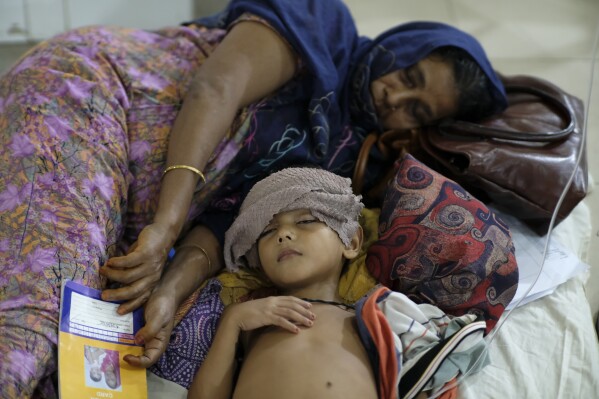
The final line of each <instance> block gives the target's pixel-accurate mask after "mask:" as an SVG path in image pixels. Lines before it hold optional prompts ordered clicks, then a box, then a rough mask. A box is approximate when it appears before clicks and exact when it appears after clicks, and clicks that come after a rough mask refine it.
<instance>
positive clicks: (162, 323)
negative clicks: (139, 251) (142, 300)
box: [124, 226, 224, 368]
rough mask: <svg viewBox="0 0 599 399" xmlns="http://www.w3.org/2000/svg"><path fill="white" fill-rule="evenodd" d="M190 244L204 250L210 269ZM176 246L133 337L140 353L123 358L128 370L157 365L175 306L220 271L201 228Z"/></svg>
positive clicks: (213, 246) (208, 234) (214, 248)
mask: <svg viewBox="0 0 599 399" xmlns="http://www.w3.org/2000/svg"><path fill="white" fill-rule="evenodd" d="M190 244H193V245H196V244H197V245H200V246H201V247H202V248H204V249H205V250H206V252H207V253H208V256H209V257H210V268H209V267H208V259H207V258H206V255H205V254H204V252H203V251H202V250H200V249H198V248H196V247H194V246H193V245H190ZM179 246H180V247H181V248H180V249H177V251H176V256H175V258H174V259H173V261H172V262H171V264H169V266H168V269H167V270H166V271H165V274H164V276H163V278H162V280H161V281H160V284H159V285H158V286H157V287H156V288H155V289H154V292H153V294H152V296H151V297H150V300H149V301H148V303H147V304H146V305H145V309H144V316H145V319H146V324H145V326H144V327H142V328H141V329H140V330H139V331H138V332H137V334H136V335H135V341H136V342H137V344H139V345H142V344H143V345H144V353H143V354H142V355H141V356H133V355H126V356H125V358H124V360H125V361H126V362H127V363H129V364H130V365H132V366H136V367H144V368H147V367H150V366H151V365H153V364H154V363H156V362H157V361H158V359H159V358H160V356H161V355H162V354H163V353H164V351H165V350H166V347H167V345H168V342H169V338H170V336H171V332H172V330H173V323H174V317H175V313H176V312H177V309H178V308H179V306H180V305H181V304H182V303H183V301H184V300H185V299H186V298H187V297H189V295H191V294H192V293H193V292H194V291H195V290H196V288H198V287H199V286H200V285H201V284H202V283H203V282H204V281H205V280H207V279H208V278H210V277H212V276H214V275H216V273H218V272H219V271H220V270H221V269H222V267H223V264H224V261H223V259H222V249H221V247H220V244H219V242H218V240H217V239H216V237H214V235H213V234H212V231H211V230H210V229H208V228H206V227H205V226H196V227H195V228H194V229H192V230H191V231H190V232H189V233H188V234H187V236H186V237H185V238H184V239H183V240H182V242H181V243H180V245H179Z"/></svg>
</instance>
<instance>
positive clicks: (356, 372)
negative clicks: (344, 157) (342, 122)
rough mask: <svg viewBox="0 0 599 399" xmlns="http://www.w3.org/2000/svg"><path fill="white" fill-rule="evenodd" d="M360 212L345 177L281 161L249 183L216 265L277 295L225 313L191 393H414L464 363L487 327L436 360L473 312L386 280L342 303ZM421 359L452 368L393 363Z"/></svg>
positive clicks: (363, 398)
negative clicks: (413, 295)
mask: <svg viewBox="0 0 599 399" xmlns="http://www.w3.org/2000/svg"><path fill="white" fill-rule="evenodd" d="M362 208H363V205H362V203H361V201H360V197H359V196H355V195H354V194H353V193H352V189H351V184H350V179H347V178H342V177H339V176H337V175H335V174H333V173H330V172H326V171H323V170H320V169H315V168H287V169H284V170H282V171H279V172H277V173H274V174H272V175H270V176H269V177H267V178H265V179H263V180H262V181H260V182H258V183H257V184H256V185H255V186H254V187H253V188H252V190H251V191H250V193H249V194H248V196H247V198H246V199H245V201H244V202H243V205H242V207H241V210H240V213H239V215H238V217H237V219H236V220H235V222H234V223H233V225H232V226H231V228H230V229H229V230H228V232H227V234H226V237H225V261H226V264H227V267H228V268H229V269H230V270H236V269H237V268H238V267H240V266H241V267H251V268H259V269H260V270H261V271H262V272H263V273H264V275H265V278H267V279H269V280H270V281H271V282H272V283H273V285H274V286H275V287H277V289H278V294H279V295H278V296H270V297H266V298H261V299H255V300H251V301H247V302H243V303H238V304H233V305H231V306H229V307H228V308H227V309H226V310H225V312H224V314H223V316H222V318H221V320H220V322H219V326H218V329H217V333H216V337H215V339H214V341H213V343H212V346H211V348H210V351H209V353H208V355H207V358H206V360H205V362H204V363H203V365H202V367H200V369H199V371H198V373H197V374H196V376H195V378H194V381H193V383H192V386H191V388H190V390H189V396H188V397H189V398H210V399H217V398H231V397H233V398H250V399H251V398H261V399H264V398H283V397H284V398H304V397H311V398H312V397H313V398H325V397H326V398H343V399H351V398H360V399H368V398H373V399H374V398H395V397H402V398H404V397H419V398H420V397H427V394H426V393H424V391H429V392H430V390H431V388H433V387H434V388H436V389H437V390H439V389H441V388H442V387H443V386H444V385H446V383H447V382H448V381H451V380H453V379H454V378H455V377H456V376H457V375H458V372H460V371H464V370H466V369H468V368H469V367H471V366H472V364H471V363H472V362H471V361H470V360H468V361H466V360H465V359H472V358H474V357H475V355H477V354H478V353H479V352H480V345H479V343H480V341H481V339H479V338H482V332H483V331H484V322H480V323H482V325H478V328H474V329H473V331H474V330H476V332H478V333H480V334H479V335H476V334H465V335H464V336H463V337H462V338H463V339H460V342H467V343H468V344H467V345H466V346H467V348H462V353H461V355H462V356H461V357H459V358H458V359H454V361H452V362H443V361H442V359H443V358H444V357H446V356H450V354H449V353H450V352H452V351H453V350H454V349H455V348H456V345H454V346H451V345H449V346H448V345H447V344H446V342H447V341H450V340H451V338H453V337H454V335H453V334H454V333H455V332H456V331H457V333H456V334H459V333H460V328H461V327H463V326H469V325H473V326H475V327H476V325H477V323H476V322H474V319H475V317H474V316H472V315H466V316H462V317H460V318H450V317H449V316H447V315H445V314H443V313H442V312H441V311H440V310H438V309H436V308H435V307H433V306H431V305H416V304H414V303H411V301H409V299H407V297H405V296H403V295H402V294H399V293H392V292H390V291H389V290H388V289H386V288H383V287H380V288H378V289H377V290H376V291H375V292H373V293H371V294H370V295H369V296H368V297H367V298H364V299H363V300H361V301H360V302H359V303H358V304H356V306H354V304H347V303H344V302H343V301H342V299H341V297H340V296H339V294H338V283H339V278H340V276H341V274H342V273H343V270H344V267H345V265H346V264H347V263H348V261H349V260H350V259H353V258H355V257H356V256H358V254H359V252H360V249H361V244H362V228H361V227H360V224H359V217H360V213H361V210H362ZM385 307H387V308H388V309H385ZM403 308H405V309H406V312H403V311H402V312H398V311H397V310H398V309H403ZM400 313H401V315H399V316H398V314H400ZM387 314H389V315H392V316H391V317H392V319H388V318H387ZM480 323H479V324H480ZM398 326H399V328H400V329H401V328H404V331H396V328H398ZM406 326H408V327H406ZM448 326H453V327H452V328H450V330H451V331H449V330H447V331H446V329H447V327H448ZM446 332H450V333H451V334H452V336H451V337H446V336H445V335H444V334H445V333H446ZM471 333H472V331H471ZM473 336H475V338H476V339H474V340H473V339H472V337H473ZM404 337H405V339H404ZM448 338H449V339H448ZM406 339H407V340H408V341H406ZM410 345H412V347H410ZM430 348H436V349H440V351H438V352H440V353H445V355H439V354H437V353H431V351H430V350H429V349H430ZM426 355H428V357H427V356H426ZM464 355H465V356H464ZM439 356H441V357H439ZM425 358H426V359H425ZM429 358H430V359H429ZM421 359H425V360H426V362H427V365H428V364H429V363H430V361H432V362H433V363H434V360H439V359H441V362H439V363H451V365H450V366H448V367H446V368H444V369H443V368H441V367H436V368H435V370H436V371H440V373H441V374H440V375H439V374H435V376H433V375H425V376H424V377H423V378H417V377H414V375H415V374H414V373H412V374H411V375H408V374H409V372H410V371H414V367H412V368H408V370H407V371H408V373H407V374H406V370H404V368H402V367H401V366H402V365H406V364H408V363H410V362H411V363H410V364H418V363H419V364H420V365H422V362H419V360H421ZM460 363H461V364H460ZM478 363H480V362H478ZM483 363H484V362H483ZM456 365H457V366H456ZM460 366H464V367H462V368H460ZM425 368H426V367H425ZM402 377H406V379H408V377H409V379H410V380H411V381H410V383H409V384H408V385H407V386H406V385H405V384H404V386H403V387H402V385H401V384H400V379H401V378H402ZM400 390H401V391H402V392H400ZM448 392H449V393H450V394H451V393H452V392H453V393H455V392H454V388H451V389H449V390H448ZM417 395H418V396H417ZM420 395H422V396H420Z"/></svg>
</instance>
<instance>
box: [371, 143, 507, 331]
mask: <svg viewBox="0 0 599 399" xmlns="http://www.w3.org/2000/svg"><path fill="white" fill-rule="evenodd" d="M395 168H396V174H395V178H394V179H393V180H392V181H391V182H390V183H389V186H388V187H387V191H386V193H385V199H384V201H383V206H382V209H381V215H380V218H379V239H378V241H376V242H375V243H374V244H372V245H371V246H370V248H369V249H368V255H367V257H366V266H367V268H368V270H369V271H370V273H372V274H373V276H374V277H375V278H377V279H378V280H379V281H380V282H381V283H382V284H384V285H386V286H387V287H389V288H391V289H393V290H395V291H400V292H402V293H404V294H406V295H408V296H409V297H410V298H411V299H412V300H414V301H415V302H417V303H430V304H433V305H435V306H437V307H439V308H441V309H442V310H443V311H445V312H446V313H448V314H454V315H462V314H465V313H474V314H477V315H480V316H481V317H483V318H484V319H485V320H486V322H487V332H489V331H490V330H491V329H492V328H493V326H495V324H496V323H497V320H498V319H499V317H500V316H501V314H502V313H503V311H504V309H505V307H506V306H507V305H508V303H509V302H510V301H511V300H512V298H513V297H514V294H515V293H516V287H517V285H518V267H517V264H516V258H515V256H514V245H513V243H512V238H511V235H510V231H509V228H508V226H507V225H506V224H505V223H504V222H503V221H502V220H501V219H499V218H498V217H497V216H496V215H495V214H494V213H493V212H492V211H490V210H489V209H488V208H487V207H486V206H485V204H483V203H482V202H480V201H479V200H477V199H476V198H474V197H472V196H471V195H470V194H469V193H468V192H466V191H465V190H464V189H463V188H462V187H461V186H459V185H458V184H457V183H455V182H454V181H452V180H449V179H447V178H446V177H444V176H442V175H440V174H439V173H437V172H435V171H433V170H432V169H430V168H428V167H427V166H426V165H424V164H422V163H421V162H419V161H417V160H416V159H414V158H413V157H411V156H410V155H407V156H406V157H404V158H403V159H399V160H398V161H397V162H396V164H395Z"/></svg>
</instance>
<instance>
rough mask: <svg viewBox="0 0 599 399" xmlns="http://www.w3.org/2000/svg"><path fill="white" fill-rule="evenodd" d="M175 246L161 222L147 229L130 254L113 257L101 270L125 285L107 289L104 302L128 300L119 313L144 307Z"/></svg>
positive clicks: (103, 297) (104, 274)
mask: <svg viewBox="0 0 599 399" xmlns="http://www.w3.org/2000/svg"><path fill="white" fill-rule="evenodd" d="M171 245H172V242H171V240H170V239H169V231H168V229H166V228H164V227H162V226H161V225H160V224H157V223H154V224H150V225H148V226H146V227H145V228H144V229H143V230H142V231H141V233H140V234H139V237H138V239H137V241H136V242H135V243H134V244H133V245H132V246H131V248H130V249H129V252H128V253H127V255H125V256H118V257H114V258H110V259H108V261H107V262H106V264H105V265H104V266H103V267H102V268H100V274H102V275H103V276H106V277H107V278H108V279H109V280H111V281H116V282H118V283H121V284H123V285H124V287H121V288H116V289H109V290H105V291H104V292H103V293H102V299H104V300H107V301H126V302H125V303H123V304H121V305H120V306H119V308H118V313H119V314H126V313H129V312H131V311H133V310H135V309H137V308H138V307H140V306H141V305H143V304H144V303H145V302H146V301H147V300H148V298H149V297H150V294H151V293H152V290H153V289H154V287H156V285H157V284H158V282H159V281H160V277H161V276H162V270H163V267H164V264H165V262H166V257H167V255H168V251H169V250H170V248H171Z"/></svg>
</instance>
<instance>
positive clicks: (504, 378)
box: [148, 203, 599, 399]
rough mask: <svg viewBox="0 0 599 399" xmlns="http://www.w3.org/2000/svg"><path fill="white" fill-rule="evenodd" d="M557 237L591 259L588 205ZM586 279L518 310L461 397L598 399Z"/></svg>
mask: <svg viewBox="0 0 599 399" xmlns="http://www.w3.org/2000/svg"><path fill="white" fill-rule="evenodd" d="M553 237H554V238H555V239H557V240H558V241H559V242H560V243H562V244H563V245H564V246H566V247H567V248H568V249H570V250H571V251H572V252H574V253H575V254H577V255H578V257H579V258H580V259H581V260H582V261H585V262H586V261H588V246H589V241H590V237H591V225H590V212H589V209H588V207H587V206H586V205H585V204H584V203H581V204H580V205H579V206H577V207H576V208H575V209H574V211H573V212H572V214H571V215H570V216H569V217H568V218H567V219H566V220H564V221H563V222H562V223H561V224H560V225H559V226H558V227H557V228H556V229H555V231H554V232H553ZM516 244H517V243H516ZM516 250H517V245H516ZM587 279H588V273H585V274H581V275H578V276H577V277H574V278H572V279H571V280H569V281H568V282H566V283H564V284H562V285H560V286H559V287H558V288H557V289H556V290H555V292H553V293H552V294H551V295H549V296H546V297H543V298H541V299H537V300H535V301H533V302H530V303H528V304H526V305H523V306H522V307H519V308H516V309H514V310H513V311H512V313H511V314H510V315H509V317H508V319H507V320H506V322H505V323H503V325H502V326H501V329H500V331H499V333H498V334H497V335H496V336H495V338H494V339H493V341H492V342H491V344H490V349H489V354H490V360H491V364H490V365H488V366H487V367H485V368H484V369H483V370H482V371H481V372H479V373H477V374H474V375H471V376H467V378H465V379H464V380H462V382H461V383H460V386H459V389H458V392H459V394H458V397H459V398H461V399H484V398H492V399H497V398H510V399H512V398H523V399H537V398H539V399H570V398H571V399H582V398H589V399H596V398H599V341H598V339H597V335H596V332H595V328H594V322H593V318H592V315H591V309H590V306H589V303H588V301H587V298H586V295H585V288H584V286H585V282H586V280H587ZM186 395H187V390H185V389H184V388H182V387H181V386H179V385H177V384H175V383H172V382H170V381H167V380H164V379H162V378H159V377H157V376H156V375H154V374H152V373H148V397H149V398H150V399H153V398H173V399H175V398H185V397H186Z"/></svg>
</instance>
